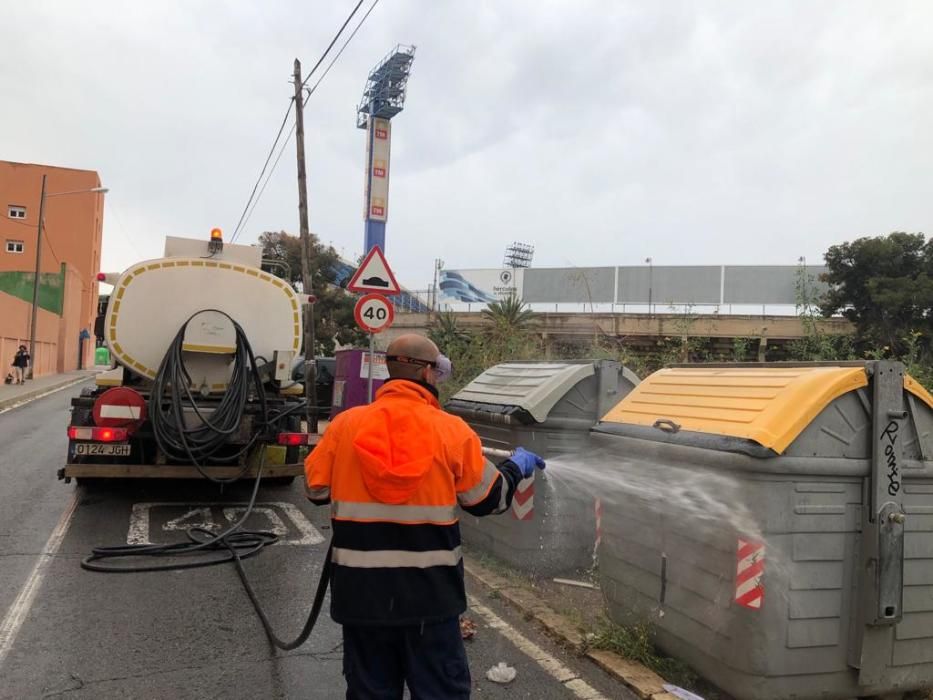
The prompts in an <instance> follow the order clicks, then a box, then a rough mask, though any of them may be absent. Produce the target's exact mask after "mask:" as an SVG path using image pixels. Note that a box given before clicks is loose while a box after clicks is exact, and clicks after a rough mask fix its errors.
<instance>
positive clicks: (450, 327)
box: [428, 311, 472, 357]
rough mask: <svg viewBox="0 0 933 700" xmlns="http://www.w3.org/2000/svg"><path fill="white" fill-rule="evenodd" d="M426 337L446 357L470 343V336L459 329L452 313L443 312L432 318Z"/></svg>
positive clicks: (458, 324) (455, 316) (455, 317)
mask: <svg viewBox="0 0 933 700" xmlns="http://www.w3.org/2000/svg"><path fill="white" fill-rule="evenodd" d="M428 337H429V338H430V339H431V340H433V341H434V344H435V345H437V347H439V348H440V349H441V352H442V353H444V354H445V355H447V356H448V357H449V356H450V355H451V353H452V352H456V351H457V350H459V349H461V348H462V347H463V346H464V345H468V344H469V343H470V342H472V337H471V336H470V334H469V333H468V332H467V331H466V330H464V329H463V328H461V327H460V323H459V322H458V321H457V315H456V314H455V313H454V312H453V311H444V312H443V313H439V314H437V315H435V316H434V318H433V319H432V320H431V325H430V326H429V327H428Z"/></svg>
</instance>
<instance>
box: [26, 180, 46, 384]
mask: <svg viewBox="0 0 933 700" xmlns="http://www.w3.org/2000/svg"><path fill="white" fill-rule="evenodd" d="M44 214H45V174H43V175H42V194H40V195H39V223H38V225H37V226H36V276H35V279H33V281H32V321H31V322H30V324H29V367H28V376H30V377H34V376H36V322H37V321H38V317H39V271H40V269H41V268H40V265H41V262H42V217H43V215H44ZM23 376H27V374H26V373H24V375H23Z"/></svg>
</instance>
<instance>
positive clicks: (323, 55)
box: [301, 0, 363, 87]
mask: <svg viewBox="0 0 933 700" xmlns="http://www.w3.org/2000/svg"><path fill="white" fill-rule="evenodd" d="M362 4H363V0H360V1H359V2H358V3H356V7H354V8H353V11H352V12H351V13H350V14H349V16H348V17H347V18H346V20H344V23H343V24H341V25H340V29H339V30H337V33H336V34H335V35H334V38H333V39H331V40H330V43H329V44H328V45H327V48H326V49H324V53H322V54H321V57H320V58H319V59H318V60H317V63H315V64H314V67H313V68H312V69H311V70H310V71H309V73H308V74H307V75H306V76H305V79H304V80H302V81H301V86H302V87H304V86H305V85H307V83H308V80H310V79H311V76H312V75H314V71H316V70H317V69H318V66H320V65H321V64H322V63H324V59H325V58H327V54H329V53H330V50H331V49H332V48H334V44H336V43H337V39H339V38H340V35H341V34H343V30H344V29H346V28H347V25H348V24H350V20H351V19H353V15H355V14H356V11H357V10H359V9H360V6H361V5H362Z"/></svg>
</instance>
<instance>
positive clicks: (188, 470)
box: [58, 462, 304, 481]
mask: <svg viewBox="0 0 933 700" xmlns="http://www.w3.org/2000/svg"><path fill="white" fill-rule="evenodd" d="M205 471H206V472H207V473H208V474H210V475H211V476H214V477H217V478H218V479H230V478H232V477H235V476H237V475H242V478H244V479H254V478H256V472H257V466H250V467H249V468H247V469H246V471H245V472H244V471H243V467H239V466H232V467H206V468H205ZM302 474H304V465H303V464H301V463H300V462H299V463H297V464H267V465H266V466H265V467H263V470H262V476H263V478H264V479H265V478H276V477H289V476H301V475H302ZM58 478H59V479H65V480H66V481H67V480H70V479H82V478H84V479H203V478H204V477H203V476H201V473H200V472H199V471H198V469H197V467H194V466H191V465H185V464H66V465H65V466H64V467H62V468H61V469H59V470H58Z"/></svg>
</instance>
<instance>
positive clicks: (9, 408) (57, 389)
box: [0, 377, 93, 416]
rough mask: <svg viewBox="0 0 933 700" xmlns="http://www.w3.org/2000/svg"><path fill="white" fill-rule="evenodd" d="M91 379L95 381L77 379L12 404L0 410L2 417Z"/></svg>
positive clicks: (83, 378) (85, 378)
mask: <svg viewBox="0 0 933 700" xmlns="http://www.w3.org/2000/svg"><path fill="white" fill-rule="evenodd" d="M89 379H93V377H81V378H80V379H75V380H74V381H73V382H71V383H69V384H65V385H63V386H56V387H54V388H52V389H49V390H48V391H46V392H43V393H41V394H37V395H36V396H30V397H29V398H28V399H23V400H22V401H19V402H17V403H14V404H11V405H9V406H7V407H6V408H3V409H0V416H2V415H3V414H4V413H7V412H8V411H12V410H14V409H17V408H20V407H21V406H25V405H26V404H28V403H32V402H33V401H38V400H39V399H44V398H45V397H46V396H51V395H52V394H57V393H58V392H60V391H64V390H65V389H70V388H71V387H73V386H76V385H78V384H83V383H84V382H86V381H88V380H89Z"/></svg>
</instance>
